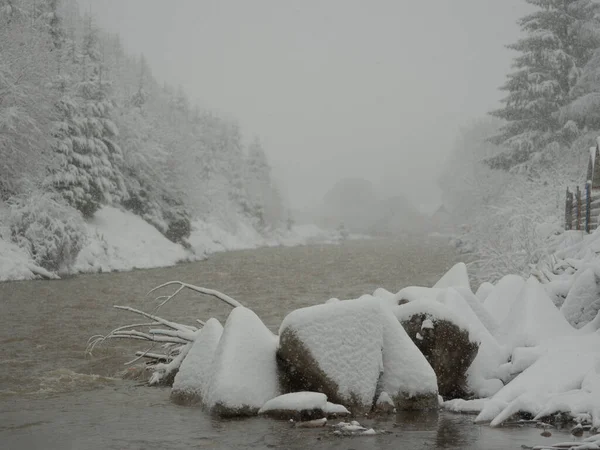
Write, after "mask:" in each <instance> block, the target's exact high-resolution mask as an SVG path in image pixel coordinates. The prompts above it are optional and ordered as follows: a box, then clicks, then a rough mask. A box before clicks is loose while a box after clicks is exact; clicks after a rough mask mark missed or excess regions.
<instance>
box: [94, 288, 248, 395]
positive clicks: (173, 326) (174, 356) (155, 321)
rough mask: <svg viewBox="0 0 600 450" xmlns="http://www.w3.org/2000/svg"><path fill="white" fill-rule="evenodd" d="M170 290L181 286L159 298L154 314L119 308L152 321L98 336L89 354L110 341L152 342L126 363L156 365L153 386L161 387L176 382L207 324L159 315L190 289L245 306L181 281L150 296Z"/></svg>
mask: <svg viewBox="0 0 600 450" xmlns="http://www.w3.org/2000/svg"><path fill="white" fill-rule="evenodd" d="M167 286H177V289H176V290H175V291H174V292H173V293H172V294H170V295H161V296H159V297H157V298H156V299H155V300H157V301H159V302H160V303H159V304H158V306H157V307H156V308H155V309H154V311H153V312H152V313H147V312H144V311H141V310H139V309H136V308H132V307H130V306H117V305H115V306H114V308H115V309H118V310H121V311H128V312H131V313H134V314H137V315H139V316H142V317H144V318H145V319H148V321H147V322H144V323H135V324H129V325H124V326H121V327H118V328H115V329H114V330H112V331H111V332H110V333H108V334H107V335H101V334H97V335H95V336H92V337H90V338H89V340H88V342H87V347H86V354H89V355H91V354H92V352H93V351H94V349H95V348H96V346H97V345H99V344H101V343H103V342H105V341H107V340H109V339H130V340H137V341H145V342H150V343H151V344H152V345H151V346H150V347H149V348H148V349H147V350H144V351H137V352H136V353H135V358H134V359H132V360H131V361H128V362H126V363H125V364H126V365H129V364H133V363H135V362H137V361H139V360H141V359H149V360H151V361H153V362H154V363H155V364H154V366H153V369H154V374H153V375H152V377H151V379H150V381H149V383H150V384H156V383H161V382H163V381H164V380H168V379H169V378H172V376H173V374H175V373H176V371H177V370H178V369H179V366H180V365H181V362H182V361H183V359H184V358H185V357H186V355H187V353H188V351H189V350H190V348H191V347H192V344H193V342H194V341H195V340H196V336H197V332H198V329H199V328H202V327H203V326H204V322H203V321H202V320H199V319H197V320H196V322H197V324H198V325H199V326H191V325H184V324H180V323H177V322H172V321H170V320H166V319H163V318H162V317H159V316H157V315H155V313H156V311H158V310H159V309H160V308H161V307H162V306H164V305H165V304H166V303H168V302H169V301H171V300H172V299H173V298H175V297H176V296H177V295H178V294H180V293H181V291H183V290H184V289H189V290H192V291H194V292H197V293H200V294H203V295H208V296H211V297H215V298H217V299H219V300H221V301H222V302H224V303H227V304H228V305H229V306H231V307H232V308H237V307H238V306H242V304H241V303H240V302H238V301H237V300H235V299H233V298H231V297H229V296H228V295H225V294H223V293H221V292H219V291H215V290H213V289H207V288H203V287H199V286H194V285H193V284H188V283H183V282H181V281H170V282H168V283H164V284H161V285H160V286H157V287H155V288H154V289H152V290H151V291H150V292H149V293H148V295H150V294H152V293H153V292H156V291H157V290H159V289H162V288H165V287H167ZM159 327H160V328H159ZM156 345H160V346H161V347H162V348H163V349H164V351H165V354H160V353H154V352H152V350H153V348H154V347H155V346H156Z"/></svg>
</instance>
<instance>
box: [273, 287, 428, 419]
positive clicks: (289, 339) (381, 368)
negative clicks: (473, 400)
mask: <svg viewBox="0 0 600 450" xmlns="http://www.w3.org/2000/svg"><path fill="white" fill-rule="evenodd" d="M279 334H280V343H279V349H278V353H277V355H278V362H279V363H280V368H281V370H282V377H281V379H282V384H284V386H285V389H286V390H288V391H292V392H293V391H316V392H322V393H324V394H326V395H327V396H328V397H329V398H330V399H331V401H333V402H336V403H342V404H344V405H346V406H348V407H350V409H351V410H352V411H353V412H354V413H360V412H368V411H370V410H371V408H372V406H373V402H374V400H375V399H376V398H377V395H378V394H379V392H378V391H379V390H381V391H386V392H387V393H388V394H389V395H390V396H391V397H392V398H393V399H394V402H396V404H397V407H398V408H403V409H410V408H413V407H414V408H431V407H433V406H436V407H437V383H436V378H435V373H434V372H433V369H432V368H431V366H430V365H429V364H428V363H427V360H426V359H425V358H424V357H423V355H422V354H421V353H420V352H419V350H418V349H417V348H416V346H415V345H414V344H413V343H412V341H411V340H410V338H409V337H408V335H407V334H406V332H405V331H404V329H403V328H402V327H401V325H400V324H399V322H398V321H397V320H396V319H395V317H394V316H393V313H392V312H391V310H389V308H388V307H387V306H385V303H384V302H383V301H382V300H380V299H376V298H373V297H370V296H364V297H363V298H361V299H359V300H347V301H341V302H335V303H329V304H324V305H317V306H312V307H308V308H302V309H298V310H296V311H293V312H292V313H290V314H289V315H288V316H287V317H286V318H285V319H284V321H283V323H282V324H281V328H280V333H279Z"/></svg>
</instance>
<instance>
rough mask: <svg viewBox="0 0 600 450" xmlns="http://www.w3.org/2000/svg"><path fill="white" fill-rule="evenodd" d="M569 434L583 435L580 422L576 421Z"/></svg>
mask: <svg viewBox="0 0 600 450" xmlns="http://www.w3.org/2000/svg"><path fill="white" fill-rule="evenodd" d="M571 434H572V435H573V436H582V435H583V426H581V424H580V423H578V424H577V425H576V426H575V427H573V429H572V430H571Z"/></svg>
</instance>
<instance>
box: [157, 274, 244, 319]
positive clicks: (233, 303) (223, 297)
mask: <svg viewBox="0 0 600 450" xmlns="http://www.w3.org/2000/svg"><path fill="white" fill-rule="evenodd" d="M173 285H179V288H178V289H177V290H176V291H175V292H174V293H173V294H171V295H168V296H164V295H162V296H160V297H157V299H160V300H162V299H164V300H162V302H161V303H160V304H159V305H158V306H157V307H156V308H155V311H154V312H156V311H158V309H160V308H161V307H162V306H164V305H165V304H166V303H168V302H169V301H170V300H171V299H173V298H174V297H175V296H176V295H177V294H179V293H180V292H181V291H182V290H183V289H184V288H186V289H190V290H192V291H194V292H198V293H200V294H204V295H209V296H211V297H215V298H217V299H219V300H221V301H222V302H225V303H227V304H228V305H229V306H231V307H232V308H237V307H238V306H243V305H242V304H241V303H240V302H238V301H237V300H235V299H233V298H231V297H230V296H228V295H225V294H223V293H222V292H219V291H215V290H214V289H207V288H203V287H200V286H195V285H193V284H188V283H184V282H182V281H169V282H167V283H164V284H161V285H160V286H156V287H155V288H154V289H152V290H151V291H150V292H148V294H147V295H150V294H152V293H153V292H156V291H157V290H159V289H162V288H164V287H167V286H173Z"/></svg>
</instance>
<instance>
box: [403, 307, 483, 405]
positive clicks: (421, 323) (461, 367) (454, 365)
mask: <svg viewBox="0 0 600 450" xmlns="http://www.w3.org/2000/svg"><path fill="white" fill-rule="evenodd" d="M400 308H402V306H400ZM402 326H403V327H404V329H405V330H406V332H407V333H408V335H409V336H410V337H411V338H412V339H413V342H414V343H415V345H416V346H417V348H418V349H419V350H420V351H421V353H422V354H423V355H424V356H425V358H427V361H429V364H431V367H433V370H434V371H435V374H436V376H437V382H438V389H439V392H440V395H441V396H442V397H444V398H445V399H453V398H463V397H465V396H466V395H467V394H468V392H467V379H466V373H467V370H468V369H469V367H470V366H471V363H472V362H473V361H474V360H475V357H476V356H477V351H478V350H479V344H478V343H476V342H472V341H471V340H470V338H469V331H468V330H465V329H463V328H460V327H459V326H458V325H456V324H454V323H452V322H450V321H448V320H441V319H437V318H434V317H430V316H428V315H427V314H426V313H420V314H419V313H417V314H413V315H412V316H409V317H408V318H406V319H404V320H403V321H402Z"/></svg>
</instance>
